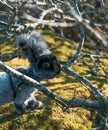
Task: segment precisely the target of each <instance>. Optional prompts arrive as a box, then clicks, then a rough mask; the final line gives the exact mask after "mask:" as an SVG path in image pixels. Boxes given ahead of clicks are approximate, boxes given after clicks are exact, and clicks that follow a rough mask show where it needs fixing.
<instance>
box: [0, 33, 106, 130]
mask: <svg viewBox="0 0 108 130" xmlns="http://www.w3.org/2000/svg"><path fill="white" fill-rule="evenodd" d="M43 34H44V38H45V41H46V42H47V43H48V45H49V47H50V48H51V50H52V53H53V54H55V55H56V56H57V58H58V59H61V60H68V59H69V58H71V57H72V56H73V55H74V54H75V47H76V46H78V44H77V43H74V42H73V41H72V42H71V43H69V42H67V41H64V40H63V39H62V38H60V37H58V36H56V35H55V34H53V33H52V32H50V31H49V32H48V33H47V31H44V32H43ZM0 48H1V50H0V53H1V54H7V53H12V52H14V51H18V47H17V46H16V44H15V40H13V39H11V40H10V41H8V42H5V43H4V44H0ZM102 61H103V62H105V64H106V66H105V67H106V68H107V65H108V61H106V60H105V61H104V60H102ZM85 62H86V63H87V64H88V65H87V64H86V63H85ZM6 64H7V65H9V66H11V67H12V68H15V67H17V66H26V67H28V65H29V63H28V61H27V59H25V58H23V57H20V58H14V59H12V60H10V61H8V62H6ZM91 66H92V63H91V62H90V60H89V59H88V58H84V59H82V60H81V61H78V63H76V64H74V65H73V66H72V69H74V70H75V71H76V72H77V73H79V74H81V75H83V76H85V77H87V78H88V79H89V80H90V81H91V82H93V83H94V84H95V85H96V86H100V88H99V89H100V90H101V91H102V90H104V89H105V88H107V86H108V85H107V83H106V81H105V79H104V78H100V77H94V76H90V74H89V73H88V70H89V67H91ZM42 83H43V84H44V85H45V86H46V87H48V89H50V90H51V91H53V92H55V93H57V94H59V95H60V96H62V97H63V98H65V99H67V100H69V99H71V98H72V97H73V96H74V94H75V93H74V92H75V90H76V91H77V93H76V95H75V96H76V97H82V98H85V99H87V98H88V97H89V96H90V93H89V90H88V89H87V88H86V87H85V86H84V85H83V84H81V83H80V82H79V81H78V80H76V79H75V78H74V77H70V76H68V75H66V74H64V73H63V72H61V74H60V75H59V76H57V77H56V78H54V79H51V80H47V81H42ZM104 94H105V96H106V95H107V93H104ZM36 97H37V98H38V99H40V100H41V101H43V103H44V108H43V109H42V110H35V111H30V112H29V113H27V114H23V115H18V114H17V113H16V111H15V108H14V105H13V103H9V104H6V105H3V106H1V107H0V112H1V113H2V114H3V116H4V118H3V121H2V122H1V123H0V130H25V129H26V130H91V127H92V121H91V120H90V115H91V114H90V112H89V111H87V110H85V109H82V108H73V109H69V110H67V111H66V112H63V111H62V108H61V106H59V105H58V104H57V103H56V102H55V101H53V100H51V99H50V98H48V97H47V96H45V95H43V94H42V93H41V92H38V93H37V94H36Z"/></svg>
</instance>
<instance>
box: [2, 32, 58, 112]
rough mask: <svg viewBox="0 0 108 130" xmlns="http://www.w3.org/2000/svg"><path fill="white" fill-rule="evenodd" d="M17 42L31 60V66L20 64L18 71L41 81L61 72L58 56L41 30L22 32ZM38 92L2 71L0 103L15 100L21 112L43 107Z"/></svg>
mask: <svg viewBox="0 0 108 130" xmlns="http://www.w3.org/2000/svg"><path fill="white" fill-rule="evenodd" d="M16 42H17V44H18V46H19V48H20V49H21V50H22V52H23V54H24V55H25V57H26V58H28V60H29V62H30V66H29V68H25V67H23V66H20V67H18V68H16V70H17V71H19V72H21V73H23V74H25V75H27V76H29V77H31V78H33V79H35V80H37V81H39V82H40V81H42V80H44V79H52V78H54V77H55V76H57V75H58V74H59V73H60V64H59V62H58V60H57V58H56V57H55V56H54V55H53V54H51V52H50V50H49V48H48V46H47V45H46V43H45V42H44V40H43V38H42V36H41V34H40V33H39V32H37V31H32V32H30V33H27V34H22V35H20V36H19V37H18V38H17V40H16ZM36 92H37V89H36V88H33V87H32V86H30V85H28V84H26V83H24V82H22V81H21V80H18V79H16V78H15V77H11V76H10V75H9V74H7V73H5V72H0V105H4V104H6V103H8V102H12V101H13V102H14V105H15V108H16V110H17V112H18V113H19V114H23V113H26V112H28V111H30V110H34V109H40V108H42V107H43V103H42V102H41V101H39V100H37V99H36V97H35V96H34V94H35V93H36Z"/></svg>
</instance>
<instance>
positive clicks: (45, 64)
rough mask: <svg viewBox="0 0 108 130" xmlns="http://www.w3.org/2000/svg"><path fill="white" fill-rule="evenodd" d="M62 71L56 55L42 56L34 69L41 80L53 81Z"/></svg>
mask: <svg viewBox="0 0 108 130" xmlns="http://www.w3.org/2000/svg"><path fill="white" fill-rule="evenodd" d="M60 69H61V68H60V64H59V63H58V61H57V59H56V57H55V56H54V55H43V56H40V57H39V59H38V60H37V62H36V64H35V67H34V71H35V72H36V75H37V76H38V77H39V78H40V79H52V78H54V77H55V76H56V75H58V74H59V73H60Z"/></svg>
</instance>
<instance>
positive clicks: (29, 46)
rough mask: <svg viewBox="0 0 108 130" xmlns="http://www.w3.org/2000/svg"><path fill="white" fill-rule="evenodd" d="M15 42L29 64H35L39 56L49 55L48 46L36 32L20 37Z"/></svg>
mask: <svg viewBox="0 0 108 130" xmlns="http://www.w3.org/2000/svg"><path fill="white" fill-rule="evenodd" d="M16 42H17V44H18V45H19V47H20V48H21V49H22V51H23V52H24V54H25V56H26V57H27V58H28V59H29V61H30V62H36V61H37V59H38V58H39V57H40V56H41V55H46V54H50V51H49V49H48V46H47V45H46V43H45V42H44V40H43V38H42V36H41V34H40V33H39V32H37V31H32V32H31V33H28V34H22V35H20V36H19V37H18V38H17V40H16Z"/></svg>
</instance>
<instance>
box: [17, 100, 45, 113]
mask: <svg viewBox="0 0 108 130" xmlns="http://www.w3.org/2000/svg"><path fill="white" fill-rule="evenodd" d="M15 108H16V110H17V113H18V114H24V113H27V112H29V111H30V110H35V109H42V108H43V103H42V102H41V101H38V100H30V101H29V102H28V103H27V104H23V105H19V104H15Z"/></svg>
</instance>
